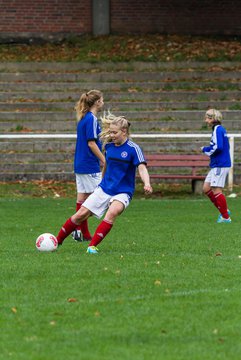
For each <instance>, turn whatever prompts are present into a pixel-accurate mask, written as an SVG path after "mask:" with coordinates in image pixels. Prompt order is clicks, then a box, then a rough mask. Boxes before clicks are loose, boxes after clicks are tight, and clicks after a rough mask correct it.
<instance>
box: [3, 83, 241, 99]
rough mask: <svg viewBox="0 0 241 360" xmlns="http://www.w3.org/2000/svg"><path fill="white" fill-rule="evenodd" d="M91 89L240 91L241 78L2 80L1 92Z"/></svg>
mask: <svg viewBox="0 0 241 360" xmlns="http://www.w3.org/2000/svg"><path fill="white" fill-rule="evenodd" d="M90 89H99V90H101V91H112V92H120V91H124V90H125V91H128V92H153V91H154V92H158V93H160V91H177V90H184V91H194V90H196V91H198V90H204V91H217V90H219V91H221V90H222V91H227V90H230V91H238V90H241V82H240V80H232V81H227V82H224V81H223V80H220V81H206V82H204V81H196V82H194V81H176V82H174V81H166V82H163V81H153V82H149V83H148V82H138V81H135V82H121V81H118V82H117V81H116V82H106V81H105V82H91V83H87V82H80V83H77V82H74V83H71V82H59V83H56V82H52V83H51V82H49V83H40V82H39V83H37V82H29V83H26V82H18V83H7V82H0V92H14V93H16V92H17V91H19V92H23V91H26V96H27V94H28V93H32V92H33V91H34V92H45V93H52V92H65V93H66V94H68V93H71V92H75V93H76V94H80V93H82V92H84V91H89V90H90Z"/></svg>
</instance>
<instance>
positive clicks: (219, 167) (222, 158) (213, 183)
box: [201, 109, 231, 223]
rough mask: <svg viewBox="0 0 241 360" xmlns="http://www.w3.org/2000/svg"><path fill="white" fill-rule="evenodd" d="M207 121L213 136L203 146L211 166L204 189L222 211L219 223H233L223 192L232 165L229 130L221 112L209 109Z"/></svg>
mask: <svg viewBox="0 0 241 360" xmlns="http://www.w3.org/2000/svg"><path fill="white" fill-rule="evenodd" d="M205 122H206V124H207V125H208V126H209V127H212V136H211V141H210V145H209V146H203V147H202V148H201V150H202V152H203V153H204V154H206V155H208V156H209V157H210V168H211V169H210V171H209V173H208V174H207V176H206V179H205V181H204V185H203V191H204V193H205V195H207V196H208V197H209V199H210V200H211V201H212V203H213V204H214V205H215V206H216V208H217V209H218V210H219V212H220V215H219V217H218V220H217V223H231V219H230V216H229V215H230V211H229V210H228V207H227V201H226V198H225V195H224V194H223V192H222V189H223V188H224V186H225V181H226V177H227V175H228V172H229V169H230V167H231V158H230V151H229V140H228V136H227V132H226V129H225V128H224V127H223V126H222V125H221V122H222V114H221V112H220V111H218V110H215V109H209V110H208V111H207V112H206V114H205Z"/></svg>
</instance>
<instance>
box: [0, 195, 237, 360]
mask: <svg viewBox="0 0 241 360" xmlns="http://www.w3.org/2000/svg"><path fill="white" fill-rule="evenodd" d="M228 203H229V207H230V209H231V211H232V219H233V223H232V224H216V223H215V221H216V218H217V215H218V213H217V210H216V209H215V208H214V207H213V206H212V204H211V203H210V202H209V201H208V200H206V199H197V200H194V199H193V200H190V199H178V200H168V199H164V200H157V199H156V200H154V199H149V200H137V199H135V200H133V202H132V204H131V205H130V207H129V208H128V209H127V210H126V212H125V213H124V214H123V215H122V216H121V217H120V218H118V220H117V222H116V224H115V226H114V228H113V230H112V232H111V233H110V234H109V235H108V237H107V238H106V239H105V240H104V241H103V243H102V244H101V245H100V246H99V249H100V254H99V255H97V256H95V255H88V254H86V248H87V244H86V243H83V244H79V243H76V242H74V241H73V240H72V238H71V237H69V238H67V239H66V241H65V243H64V245H63V246H62V247H61V248H59V249H58V250H57V251H56V252H54V253H40V252H38V251H37V250H36V249H35V239H36V238H37V236H38V235H39V234H40V233H43V232H52V233H54V234H56V232H57V231H58V230H59V227H60V226H61V225H62V223H63V222H64V221H65V219H66V218H67V217H69V215H70V214H71V213H72V212H73V211H74V203H73V199H69V198H61V199H51V198H46V199H41V198H36V199H31V198H9V199H7V198H1V199H0V214H1V219H2V222H1V228H0V231H1V234H0V235H1V236H0V238H1V272H0V274H1V275H0V276H1V300H0V302H1V312H0V317H1V324H2V331H1V348H2V349H1V353H0V359H1V360H2V359H4V360H7V359H14V360H15V359H16V360H21V359H24V360H25V359H31V360H32V359H37V360H46V359H53V360H55V359H56V360H57V359H58V360H62V359H68V360H72V359H82V360H83V359H86V360H92V359H96V360H97V359H98V360H102V359H103V360H110V359H113V358H114V359H116V360H119V359H120V360H123V359H125V360H129V359H130V360H135V359H138V360H141V359H143V360H144V359H148V360H156V359H165V360H168V359H175V360H176V359H185V360H187V359H190V360H193V359H195V360H198V359H200V360H203V359H205V360H209V359H210V360H213V359H215V360H216V359H238V358H239V356H240V351H241V344H240V335H241V326H240V323H241V319H240V318H241V316H240V314H239V307H240V292H241V286H240V266H241V259H239V255H240V254H241V249H240V240H241V239H240V221H239V218H238V213H239V208H240V199H239V198H236V199H228ZM97 223H98V221H97V220H96V219H94V218H93V219H91V220H90V226H91V230H92V231H93V230H94V228H95V226H96V225H97Z"/></svg>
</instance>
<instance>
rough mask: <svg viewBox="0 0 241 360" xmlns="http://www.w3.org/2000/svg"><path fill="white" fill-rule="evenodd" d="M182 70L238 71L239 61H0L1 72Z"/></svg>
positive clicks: (240, 66)
mask: <svg viewBox="0 0 241 360" xmlns="http://www.w3.org/2000/svg"><path fill="white" fill-rule="evenodd" d="M179 69H184V70H189V71H191V70H195V71H196V70H198V69H199V70H206V71H224V70H225V71H227V70H229V71H231V70H232V71H239V70H240V69H241V65H240V62H233V61H232V62H230V61H224V62H212V61H207V62H205V61H199V62H198V61H196V62H192V61H188V62H187V61H177V62H172V61H170V62H141V61H133V62H132V61H131V62H111V61H108V62H102V63H100V62H98V63H90V62H76V61H73V62H71V63H70V62H51V61H42V62H32V61H28V62H4V61H1V62H0V71H1V72H16V71H17V72H35V71H42V72H74V71H91V72H96V71H115V72H117V71H123V70H124V71H138V72H142V71H144V70H146V71H161V70H165V71H176V70H179Z"/></svg>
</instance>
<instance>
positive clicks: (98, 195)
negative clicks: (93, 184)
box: [82, 187, 130, 219]
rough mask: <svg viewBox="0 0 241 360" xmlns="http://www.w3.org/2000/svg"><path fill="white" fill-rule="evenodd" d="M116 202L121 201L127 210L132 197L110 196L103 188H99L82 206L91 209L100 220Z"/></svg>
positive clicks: (123, 195) (126, 195)
mask: <svg viewBox="0 0 241 360" xmlns="http://www.w3.org/2000/svg"><path fill="white" fill-rule="evenodd" d="M114 200H118V201H120V202H121V203H122V204H123V205H124V207H125V208H127V206H128V205H129V204H130V196H129V195H128V194H125V193H122V194H118V195H108V194H106V193H105V192H104V191H103V190H102V189H101V187H97V188H96V189H95V191H94V192H93V193H92V194H91V195H90V196H89V197H88V198H87V199H86V200H85V202H84V203H83V204H82V206H84V207H86V208H87V209H89V210H90V211H91V212H92V213H93V214H94V215H95V216H96V217H97V218H98V219H100V218H101V217H102V216H103V215H104V213H105V211H106V210H107V209H108V207H109V206H110V204H111V203H112V202H113V201H114Z"/></svg>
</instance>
